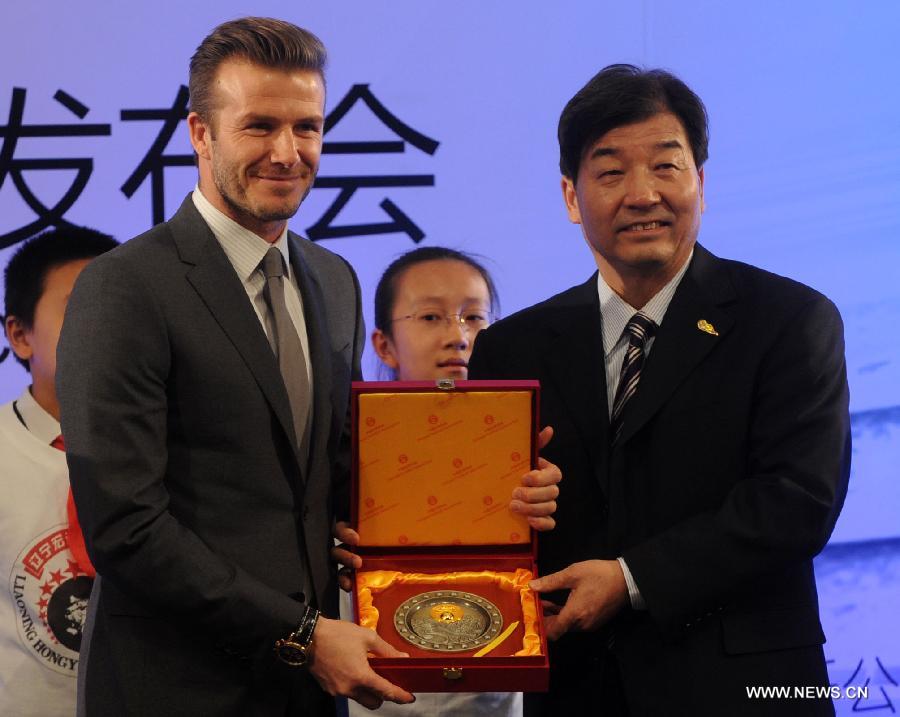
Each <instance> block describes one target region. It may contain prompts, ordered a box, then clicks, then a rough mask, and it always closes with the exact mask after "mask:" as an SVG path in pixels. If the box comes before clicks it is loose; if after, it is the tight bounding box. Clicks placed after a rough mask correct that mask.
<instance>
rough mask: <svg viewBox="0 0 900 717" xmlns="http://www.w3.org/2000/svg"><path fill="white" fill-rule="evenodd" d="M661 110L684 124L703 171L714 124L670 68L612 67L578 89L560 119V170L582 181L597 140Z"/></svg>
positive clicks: (695, 158) (698, 166) (696, 160)
mask: <svg viewBox="0 0 900 717" xmlns="http://www.w3.org/2000/svg"><path fill="white" fill-rule="evenodd" d="M661 112H671V113H672V114H673V115H675V116H676V117H677V118H678V119H679V120H680V121H681V124H682V125H683V126H684V131H685V134H687V138H688V142H690V145H691V151H692V153H693V155H694V163H695V164H696V166H697V169H700V168H701V167H702V166H703V164H704V162H706V160H707V157H708V156H709V146H708V145H709V127H708V123H709V120H708V117H707V114H706V107H704V106H703V102H702V101H701V100H700V98H699V97H698V96H697V95H696V94H695V93H694V92H693V90H691V88H690V87H688V86H687V85H686V84H684V82H682V81H681V80H679V79H678V78H677V77H675V75H673V74H672V73H670V72H667V71H666V70H643V69H641V68H639V67H635V66H634V65H609V66H608V67H604V68H603V69H602V70H600V72H598V73H597V74H596V75H594V76H593V77H592V78H591V79H590V81H589V82H588V83H587V84H586V85H585V86H584V87H582V88H581V89H580V90H578V92H577V93H576V94H575V96H574V97H573V98H572V99H571V100H569V102H568V104H566V106H565V108H564V109H563V111H562V115H560V118H559V128H558V131H557V135H558V138H559V171H560V172H562V174H563V176H565V177H568V178H569V179H571V180H572V181H573V182H577V181H578V170H579V168H580V166H581V161H582V159H584V155H585V153H586V152H587V151H588V149H590V147H591V146H592V145H593V144H594V143H595V142H596V141H597V140H598V139H600V138H601V137H602V136H603V135H605V134H606V133H607V132H609V131H610V130H612V129H616V128H617V127H623V126H625V125H629V124H634V123H635V122H642V121H643V120H646V119H649V118H650V117H653V116H654V115H657V114H659V113H661Z"/></svg>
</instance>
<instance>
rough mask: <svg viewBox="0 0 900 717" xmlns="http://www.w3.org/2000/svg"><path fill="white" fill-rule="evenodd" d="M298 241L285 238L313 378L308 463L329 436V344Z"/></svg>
mask: <svg viewBox="0 0 900 717" xmlns="http://www.w3.org/2000/svg"><path fill="white" fill-rule="evenodd" d="M299 242H300V240H299V239H298V238H297V237H296V236H294V235H292V234H288V243H289V244H290V256H291V267H292V269H293V270H294V271H295V272H296V277H297V285H298V286H299V287H300V295H301V297H302V299H303V318H304V320H305V322H306V335H307V338H308V340H309V358H310V364H311V369H312V377H313V387H314V389H313V412H312V420H313V425H312V428H311V431H310V441H309V460H310V465H313V463H314V461H315V460H316V459H317V458H319V457H323V456H325V455H326V449H327V445H328V436H329V434H330V427H331V417H332V410H333V407H332V404H331V394H330V392H329V390H328V389H329V388H330V387H331V385H332V378H331V372H332V366H331V353H330V351H331V341H330V339H329V336H328V331H327V328H326V327H327V324H326V321H325V307H324V300H323V298H322V289H321V287H320V286H319V283H318V279H317V278H316V276H315V274H313V273H312V272H311V271H310V270H309V267H308V266H307V265H306V262H305V261H304V260H303V253H302V251H301V250H300V244H299Z"/></svg>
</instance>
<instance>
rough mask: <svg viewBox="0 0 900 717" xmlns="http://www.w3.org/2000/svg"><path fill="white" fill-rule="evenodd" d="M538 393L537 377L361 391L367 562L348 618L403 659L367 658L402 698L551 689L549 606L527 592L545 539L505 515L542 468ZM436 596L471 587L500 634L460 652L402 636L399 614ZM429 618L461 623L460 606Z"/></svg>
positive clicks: (357, 512)
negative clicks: (523, 483)
mask: <svg viewBox="0 0 900 717" xmlns="http://www.w3.org/2000/svg"><path fill="white" fill-rule="evenodd" d="M539 390H540V389H539V384H538V382H537V381H453V380H450V379H442V380H440V381H437V382H435V381H415V382H364V381H360V382H354V383H353V388H352V422H353V486H352V522H353V526H354V528H355V529H356V530H357V531H358V532H359V536H360V545H359V547H358V548H357V549H356V550H357V552H358V553H359V555H360V556H361V557H362V559H363V566H362V568H361V569H360V570H358V571H357V573H356V576H355V583H354V587H353V606H354V615H355V617H356V620H357V622H358V623H359V624H361V625H363V626H364V627H369V628H371V629H374V630H376V631H377V632H378V634H379V635H381V637H382V638H384V639H385V640H386V641H387V642H389V643H391V644H392V645H394V646H395V647H397V648H398V649H400V650H402V651H403V652H407V653H409V655H410V656H409V657H408V658H383V657H375V656H370V658H369V660H370V663H371V665H372V668H373V669H374V670H375V671H376V672H377V673H379V674H380V675H382V676H384V677H385V678H387V679H388V680H390V681H391V682H394V683H395V684H398V685H400V686H402V687H404V688H405V689H407V690H410V691H412V692H539V691H545V690H546V689H547V685H548V680H549V663H548V660H547V639H546V636H545V634H544V622H543V610H542V608H541V602H540V599H539V597H538V596H537V595H536V594H535V593H534V592H533V591H532V590H530V589H529V588H528V581H529V580H530V579H531V577H533V576H536V575H537V574H538V573H537V565H536V544H537V543H536V539H535V536H534V535H533V533H532V531H531V529H530V527H529V525H528V522H527V521H526V520H525V519H524V518H523V517H522V516H519V515H516V514H514V513H512V512H510V510H509V507H508V505H509V500H510V498H511V494H512V491H513V489H514V488H515V487H516V486H517V485H519V484H520V479H521V477H522V475H523V474H524V473H526V472H528V471H529V470H530V469H531V468H532V467H534V466H535V465H536V464H537V445H536V436H537V432H538V415H539V411H538V401H539ZM435 591H441V592H442V594H452V592H463V593H469V594H472V595H476V596H478V597H479V598H484V599H485V600H487V601H489V602H490V603H492V604H493V605H494V606H496V608H497V609H498V611H499V613H500V615H501V618H502V625H501V624H500V621H498V622H497V623H496V632H497V635H496V637H495V638H494V639H492V640H490V642H488V644H486V645H479V646H478V649H467V650H459V651H454V652H441V651H435V650H431V649H426V648H425V647H422V646H419V645H417V644H411V643H410V642H409V641H408V640H406V639H404V637H403V636H402V635H401V634H400V632H399V630H400V629H402V627H399V628H398V625H395V622H394V616H395V612H396V610H397V608H398V607H399V606H400V605H401V604H402V603H403V602H404V601H406V600H407V599H409V598H412V597H414V596H417V595H419V594H421V593H424V592H435ZM451 591H452V592H451ZM434 610H438V611H440V610H445V612H443V613H440V614H441V615H443V618H442V619H445V620H450V621H451V622H452V621H454V617H453V615H452V612H453V608H452V605H451V607H450V608H449V609H448V608H446V607H445V606H443V605H441V604H440V601H439V604H438V606H436V607H434V608H432V613H433V612H434ZM460 614H461V615H462V614H464V613H460ZM433 619H434V620H435V621H436V622H437V621H438V618H437V617H434V618H433ZM492 635H493V633H492Z"/></svg>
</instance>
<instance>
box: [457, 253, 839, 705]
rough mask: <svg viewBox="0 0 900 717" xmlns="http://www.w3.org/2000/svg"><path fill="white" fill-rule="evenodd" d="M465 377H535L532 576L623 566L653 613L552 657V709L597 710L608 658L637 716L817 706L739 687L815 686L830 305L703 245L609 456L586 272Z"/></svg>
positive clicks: (501, 336)
mask: <svg viewBox="0 0 900 717" xmlns="http://www.w3.org/2000/svg"><path fill="white" fill-rule="evenodd" d="M701 320H705V321H707V322H708V323H709V324H711V325H712V326H713V327H714V330H715V332H717V334H718V335H713V334H710V333H707V332H704V331H702V330H700V329H699V328H698V322H699V321H701ZM470 377H471V378H520V379H525V378H538V379H540V381H541V387H542V396H541V420H542V423H543V424H544V425H552V426H553V427H554V428H555V430H556V433H555V435H554V438H553V440H552V442H551V443H550V445H549V447H548V448H547V450H546V451H545V453H546V456H547V458H548V459H549V460H551V461H553V462H555V463H556V464H558V465H559V466H560V468H561V469H562V473H563V481H562V483H561V484H560V491H561V492H560V497H559V500H558V506H559V507H558V512H557V514H556V518H557V528H556V530H554V531H552V532H550V533H546V534H541V536H540V552H539V563H540V568H541V572H542V573H549V572H553V571H557V570H560V569H562V568H564V567H566V566H567V565H569V564H571V563H574V562H578V561H581V560H588V559H593V558H602V559H614V558H616V557H618V556H623V557H624V558H625V561H626V562H627V564H628V566H629V568H630V570H631V572H632V574H633V576H634V578H635V581H636V583H637V586H638V588H639V589H640V591H641V594H642V596H643V598H644V599H645V601H646V604H647V611H646V612H643V611H631V610H627V611H625V612H624V613H622V614H620V615H619V616H618V617H617V618H616V619H615V620H614V621H613V622H612V623H611V624H610V625H608V626H607V627H606V628H604V629H603V630H601V631H600V632H598V633H596V634H587V635H585V634H581V635H577V634H572V635H567V636H565V637H563V638H562V639H561V640H560V641H559V643H557V645H556V646H554V649H553V651H552V653H551V658H552V659H551V664H552V667H553V677H552V681H551V690H552V693H551V695H550V699H549V702H548V704H549V705H553V707H552V708H550V707H548V713H554V714H558V713H562V712H560V710H563V711H565V710H569V711H572V710H579V709H581V710H585V711H584V713H585V714H587V713H588V712H589V711H590V709H591V708H592V706H593V705H595V703H596V702H597V701H599V704H601V705H602V702H603V699H602V696H600V697H599V698H598V697H597V695H596V686H597V684H599V682H598V680H599V679H600V675H602V673H603V669H604V664H605V663H608V661H609V660H614V662H615V664H616V665H617V667H618V669H619V670H620V671H621V674H622V683H623V685H624V687H625V695H626V699H627V701H628V704H629V706H630V707H631V709H632V712H633V714H639V715H643V714H648V715H656V714H667V715H671V714H691V715H700V714H710V715H724V714H728V715H733V714H743V713H745V712H746V713H748V714H754V713H759V714H773V713H774V714H778V710H779V709H781V710H784V711H785V713H786V714H792V715H794V714H805V713H806V712H805V710H811V712H810V713H813V714H823V713H824V714H828V713H829V712H830V703H829V702H828V701H827V700H825V701H822V702H816V701H798V700H782V701H781V702H780V704H779V703H778V701H776V700H768V701H764V700H759V701H750V700H748V699H747V697H746V692H745V689H744V687H745V685H750V686H752V685H754V684H771V685H795V684H796V685H822V684H824V685H827V684H828V681H827V675H826V674H825V665H824V660H823V657H822V650H821V644H822V642H823V641H824V635H823V633H822V629H821V625H820V622H819V617H818V606H817V600H816V588H815V581H814V576H813V569H812V557H813V556H814V555H815V554H816V553H817V552H819V550H821V548H822V547H823V546H824V545H825V543H826V541H827V540H828V537H829V535H830V534H831V531H832V528H833V527H834V522H835V520H836V518H837V515H838V512H839V510H840V507H841V505H842V503H843V499H844V495H845V493H846V489H847V479H848V475H849V456H850V424H849V414H848V391H847V382H846V369H845V363H844V351H843V333H842V324H841V320H840V317H839V315H838V312H837V310H836V309H835V307H834V306H833V305H832V303H831V302H829V301H828V300H827V299H826V298H825V297H823V296H822V295H821V294H818V293H817V292H815V291H813V290H811V289H809V288H808V287H805V286H803V285H801V284H798V283H796V282H793V281H790V280H788V279H785V278H782V277H779V276H775V275H773V274H770V273H767V272H764V271H762V270H760V269H756V268H754V267H751V266H748V265H746V264H741V263H738V262H733V261H725V260H721V259H718V258H716V257H714V256H713V255H712V254H710V253H709V252H707V251H706V250H705V249H703V248H702V247H700V246H697V247H696V248H695V253H694V257H693V259H692V262H691V265H690V267H689V268H688V270H687V272H686V274H685V276H684V278H683V280H682V282H681V284H680V285H679V287H678V289H677V291H676V293H675V295H674V297H673V299H672V302H671V304H670V306H669V308H668V311H667V313H666V315H665V318H664V320H663V322H662V325H661V326H660V328H659V331H658V333H657V335H656V339H655V342H654V344H653V347H652V350H651V352H650V354H649V356H648V358H647V361H646V363H645V365H644V369H643V372H642V377H641V383H640V385H639V387H638V391H637V394H636V396H635V397H634V398H632V400H631V401H630V403H629V405H628V406H627V407H626V415H625V418H624V427H623V433H622V435H621V438H620V440H619V441H618V443H617V444H616V447H615V448H614V449H611V448H610V444H609V439H608V425H609V419H608V409H607V398H606V385H605V371H604V355H603V341H602V326H601V316H600V309H599V299H598V294H597V276H596V274H595V275H594V276H593V277H591V279H590V280H588V281H587V282H586V283H585V284H583V285H581V286H577V287H574V288H572V289H569V290H568V291H566V292H563V293H562V294H559V295H557V296H555V297H553V298H551V299H549V300H547V301H545V302H543V303H541V304H538V305H536V306H534V307H531V308H529V309H526V310H524V311H522V312H520V313H518V314H515V315H513V316H511V317H509V318H508V319H506V320H503V321H500V322H498V323H497V324H495V325H493V326H492V327H490V328H489V329H487V330H486V331H484V332H482V333H481V334H479V336H478V339H477V341H476V345H475V350H474V353H473V355H472V360H471V363H470ZM557 598H558V599H559V600H560V601H561V600H562V599H564V596H557ZM572 713H574V712H572Z"/></svg>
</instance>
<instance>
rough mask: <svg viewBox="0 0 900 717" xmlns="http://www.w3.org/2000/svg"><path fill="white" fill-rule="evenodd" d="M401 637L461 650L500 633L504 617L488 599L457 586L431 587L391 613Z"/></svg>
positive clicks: (441, 648) (426, 647)
mask: <svg viewBox="0 0 900 717" xmlns="http://www.w3.org/2000/svg"><path fill="white" fill-rule="evenodd" d="M394 627H396V628H397V632H399V633H400V637H402V638H403V639H404V640H406V641H407V642H409V643H410V644H413V645H415V646H416V647H419V648H421V649H423V650H434V651H436V652H464V651H466V650H476V649H478V648H479V647H481V646H482V645H486V644H487V643H489V642H490V641H491V640H493V639H494V638H496V637H497V635H499V634H500V631H501V630H502V629H503V617H502V616H501V615H500V610H498V609H497V606H496V605H494V603H492V602H491V601H490V600H486V599H485V598H483V597H481V596H480V595H473V594H472V593H465V592H461V591H459V590H432V591H430V592H425V593H419V594H418V595H414V596H413V597H411V598H409V600H406V601H405V602H403V603H402V604H401V605H400V607H398V608H397V611H396V612H395V613H394Z"/></svg>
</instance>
